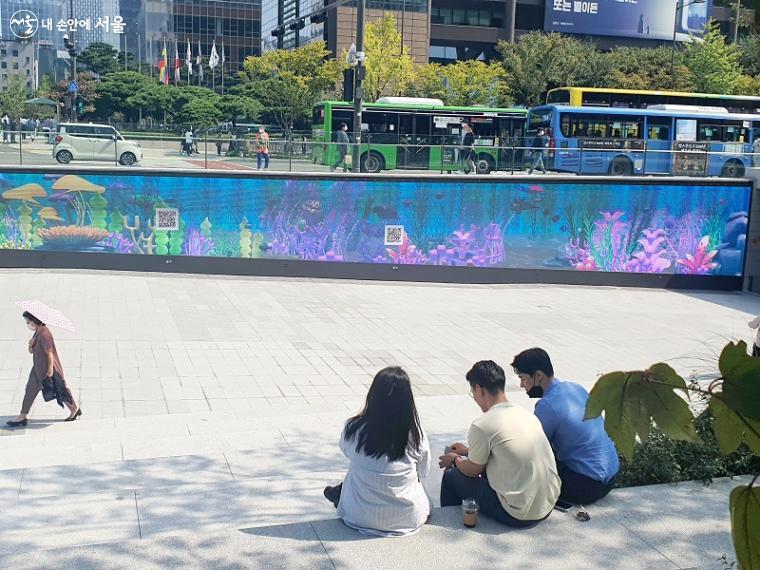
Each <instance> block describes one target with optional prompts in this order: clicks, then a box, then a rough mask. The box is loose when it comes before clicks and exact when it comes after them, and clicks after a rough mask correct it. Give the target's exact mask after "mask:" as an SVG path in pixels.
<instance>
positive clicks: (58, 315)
mask: <svg viewBox="0 0 760 570" xmlns="http://www.w3.org/2000/svg"><path fill="white" fill-rule="evenodd" d="M16 305H18V306H19V307H21V308H22V309H24V310H25V311H27V312H28V313H30V314H32V315H34V316H35V317H37V318H38V319H39V320H41V321H42V322H43V323H45V324H46V325H52V326H54V327H58V328H60V329H64V330H67V331H71V332H75V330H74V325H73V324H72V322H71V321H70V320H69V319H68V318H67V317H66V316H65V315H64V314H63V313H62V312H61V311H59V310H58V309H54V308H52V307H48V306H47V305H46V304H45V303H42V302H40V301H32V300H30V301H16Z"/></svg>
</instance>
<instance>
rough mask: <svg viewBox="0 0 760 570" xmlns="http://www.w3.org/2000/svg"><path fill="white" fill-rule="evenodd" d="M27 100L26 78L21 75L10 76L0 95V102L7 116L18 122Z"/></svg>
mask: <svg viewBox="0 0 760 570" xmlns="http://www.w3.org/2000/svg"><path fill="white" fill-rule="evenodd" d="M27 99H29V90H28V88H27V86H26V78H25V77H24V76H22V75H21V74H17V75H11V76H10V78H9V79H8V82H7V83H6V85H5V89H3V92H2V93H0V101H2V104H3V110H4V111H5V112H6V113H8V115H9V116H11V117H13V118H14V119H16V120H18V119H20V118H21V117H22V116H23V115H24V110H25V109H26V104H25V103H24V102H25V101H26V100H27Z"/></svg>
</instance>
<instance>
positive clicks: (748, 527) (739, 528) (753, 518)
mask: <svg viewBox="0 0 760 570" xmlns="http://www.w3.org/2000/svg"><path fill="white" fill-rule="evenodd" d="M756 481H757V477H755V479H753V480H752V483H751V484H749V485H740V486H739V487H736V488H735V489H734V490H733V491H731V497H730V499H729V508H730V511H731V534H732V535H733V537H734V549H735V550H736V557H737V559H738V561H739V567H740V568H744V569H750V570H751V569H752V568H755V569H756V568H760V487H756V486H755V482H756Z"/></svg>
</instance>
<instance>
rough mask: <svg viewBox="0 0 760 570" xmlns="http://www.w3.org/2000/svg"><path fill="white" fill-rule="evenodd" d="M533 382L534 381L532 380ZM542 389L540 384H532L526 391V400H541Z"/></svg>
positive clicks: (542, 395)
mask: <svg viewBox="0 0 760 570" xmlns="http://www.w3.org/2000/svg"><path fill="white" fill-rule="evenodd" d="M533 382H535V380H533ZM543 397H544V389H543V387H542V386H541V385H540V384H533V386H531V387H530V389H529V390H528V398H543Z"/></svg>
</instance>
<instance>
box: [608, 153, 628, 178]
mask: <svg viewBox="0 0 760 570" xmlns="http://www.w3.org/2000/svg"><path fill="white" fill-rule="evenodd" d="M610 174H611V175H612V176H630V175H631V174H633V164H631V161H630V160H628V159H627V158H623V157H622V156H619V157H617V158H616V159H614V160H613V161H612V163H611V164H610Z"/></svg>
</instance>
